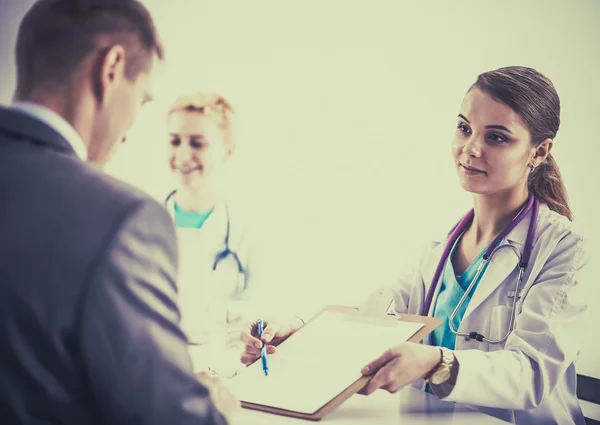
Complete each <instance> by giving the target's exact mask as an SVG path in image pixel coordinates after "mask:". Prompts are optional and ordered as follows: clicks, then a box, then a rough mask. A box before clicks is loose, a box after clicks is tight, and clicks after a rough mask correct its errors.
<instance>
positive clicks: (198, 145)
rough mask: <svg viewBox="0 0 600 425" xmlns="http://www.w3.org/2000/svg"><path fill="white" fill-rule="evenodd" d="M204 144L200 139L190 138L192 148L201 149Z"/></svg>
mask: <svg viewBox="0 0 600 425" xmlns="http://www.w3.org/2000/svg"><path fill="white" fill-rule="evenodd" d="M204 145H205V143H204V142H203V141H202V140H198V139H191V140H190V146H191V147H193V148H194V149H201V148H202V147H203V146H204Z"/></svg>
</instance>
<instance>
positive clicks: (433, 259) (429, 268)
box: [419, 239, 448, 316]
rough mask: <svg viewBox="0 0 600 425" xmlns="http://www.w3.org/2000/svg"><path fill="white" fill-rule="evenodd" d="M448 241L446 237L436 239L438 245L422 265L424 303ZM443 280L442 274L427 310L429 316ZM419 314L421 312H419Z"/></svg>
mask: <svg viewBox="0 0 600 425" xmlns="http://www.w3.org/2000/svg"><path fill="white" fill-rule="evenodd" d="M447 242H448V241H447V240H444V239H441V240H438V241H436V243H437V246H436V247H435V248H433V249H432V250H431V253H430V255H429V258H427V259H426V260H425V262H424V263H423V265H422V268H421V270H423V275H422V278H423V284H424V292H423V301H422V302H423V303H424V302H425V298H426V297H427V294H428V292H429V288H431V285H432V284H434V283H433V282H432V280H433V275H434V274H435V269H436V268H437V265H438V263H439V261H440V258H441V257H442V253H443V251H444V248H445V247H446V243H447ZM442 275H443V274H442ZM441 281H442V276H440V278H439V279H438V281H437V282H435V285H436V286H435V292H434V293H433V298H432V299H431V306H430V307H429V311H428V312H427V315H428V316H433V309H434V307H435V302H436V300H437V296H438V294H439V292H440V288H441V286H442V285H441ZM419 311H420V310H419ZM419 314H421V313H419Z"/></svg>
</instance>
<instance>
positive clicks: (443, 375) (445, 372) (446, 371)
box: [430, 366, 450, 385]
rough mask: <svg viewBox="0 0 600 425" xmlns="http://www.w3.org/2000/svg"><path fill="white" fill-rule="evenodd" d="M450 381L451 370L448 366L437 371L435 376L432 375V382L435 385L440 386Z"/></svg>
mask: <svg viewBox="0 0 600 425" xmlns="http://www.w3.org/2000/svg"><path fill="white" fill-rule="evenodd" d="M448 379H450V368H449V367H448V366H444V367H442V368H440V369H438V370H436V371H435V372H434V373H433V375H431V378H430V381H431V383H432V384H434V385H440V384H443V383H444V382H446V381H447V380H448Z"/></svg>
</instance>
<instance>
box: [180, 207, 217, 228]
mask: <svg viewBox="0 0 600 425" xmlns="http://www.w3.org/2000/svg"><path fill="white" fill-rule="evenodd" d="M211 213H212V210H210V211H208V212H205V213H197V212H194V211H186V210H184V209H181V207H179V205H177V203H175V226H176V227H184V228H187V229H200V228H201V227H202V225H203V224H204V222H205V221H206V219H207V218H208V217H209V216H210V214H211Z"/></svg>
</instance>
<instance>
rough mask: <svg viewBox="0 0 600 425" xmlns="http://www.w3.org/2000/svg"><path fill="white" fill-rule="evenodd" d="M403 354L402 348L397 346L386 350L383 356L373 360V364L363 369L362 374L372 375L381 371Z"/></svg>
mask: <svg viewBox="0 0 600 425" xmlns="http://www.w3.org/2000/svg"><path fill="white" fill-rule="evenodd" d="M401 353H402V346H401V345H397V346H395V347H392V348H390V349H389V350H386V351H385V352H384V353H383V354H382V355H381V356H379V357H378V358H376V359H375V360H373V361H372V362H371V363H369V364H368V365H366V366H365V367H363V368H362V370H361V373H362V374H363V375H365V376H366V375H372V374H374V373H376V372H377V371H378V370H379V369H381V368H382V367H384V366H385V365H386V364H387V363H388V362H389V361H391V360H393V359H396V358H398V357H400V355H401Z"/></svg>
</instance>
